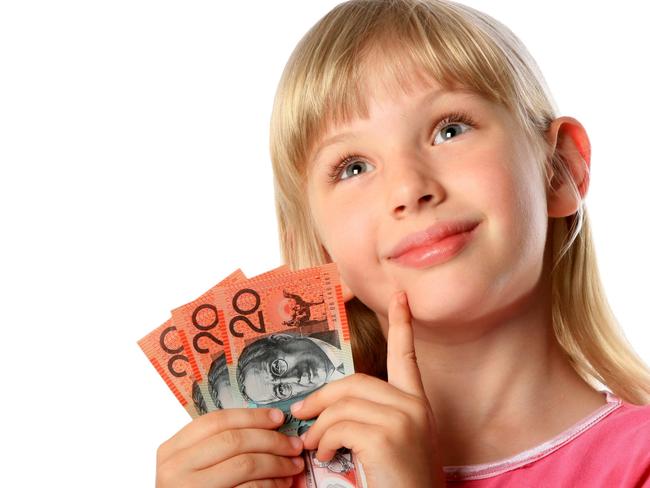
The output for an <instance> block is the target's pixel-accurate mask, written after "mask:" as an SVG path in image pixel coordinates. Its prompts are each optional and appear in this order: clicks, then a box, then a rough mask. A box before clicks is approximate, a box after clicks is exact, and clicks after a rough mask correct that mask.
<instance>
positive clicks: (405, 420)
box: [393, 410, 411, 431]
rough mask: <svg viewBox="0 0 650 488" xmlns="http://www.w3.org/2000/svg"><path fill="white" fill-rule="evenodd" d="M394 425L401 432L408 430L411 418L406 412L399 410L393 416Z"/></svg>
mask: <svg viewBox="0 0 650 488" xmlns="http://www.w3.org/2000/svg"><path fill="white" fill-rule="evenodd" d="M393 425H394V427H395V428H396V429H398V430H399V431H404V430H407V429H409V427H410V425H411V418H410V417H409V415H408V414H406V413H405V412H402V411H401V410H398V411H396V412H395V413H394V414H393Z"/></svg>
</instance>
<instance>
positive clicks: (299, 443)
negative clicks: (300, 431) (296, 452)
mask: <svg viewBox="0 0 650 488" xmlns="http://www.w3.org/2000/svg"><path fill="white" fill-rule="evenodd" d="M289 442H290V443H291V447H293V448H294V449H298V448H299V447H302V440H300V439H298V438H297V437H294V436H291V437H289Z"/></svg>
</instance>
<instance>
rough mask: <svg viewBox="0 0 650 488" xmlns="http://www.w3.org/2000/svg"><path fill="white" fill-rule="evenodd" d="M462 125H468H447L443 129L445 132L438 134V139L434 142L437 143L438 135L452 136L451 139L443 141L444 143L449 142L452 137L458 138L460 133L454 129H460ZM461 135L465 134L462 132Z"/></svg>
mask: <svg viewBox="0 0 650 488" xmlns="http://www.w3.org/2000/svg"><path fill="white" fill-rule="evenodd" d="M461 125H466V124H456V123H453V124H447V125H445V126H444V127H443V130H441V131H439V132H436V138H435V139H434V140H433V142H434V143H435V142H436V140H437V139H438V134H446V135H450V136H451V137H449V138H447V139H443V141H442V142H444V141H448V140H449V139H451V138H452V137H455V136H458V135H459V134H458V132H459V131H458V129H454V127H460V126H461ZM465 132H466V131H465ZM461 133H463V134H464V132H461Z"/></svg>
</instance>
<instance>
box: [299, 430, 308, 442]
mask: <svg viewBox="0 0 650 488" xmlns="http://www.w3.org/2000/svg"><path fill="white" fill-rule="evenodd" d="M305 437H307V432H303V433H302V434H300V438H301V439H302V442H305Z"/></svg>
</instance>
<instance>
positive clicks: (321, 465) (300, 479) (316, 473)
mask: <svg viewBox="0 0 650 488" xmlns="http://www.w3.org/2000/svg"><path fill="white" fill-rule="evenodd" d="M303 459H304V460H305V470H304V472H302V473H300V476H296V477H295V478H294V481H293V484H292V488H357V487H358V488H361V487H365V486H367V483H366V480H365V476H364V474H363V469H361V466H360V464H359V463H358V462H356V460H355V456H353V454H352V451H350V450H349V449H346V448H344V447H343V448H341V449H338V450H337V451H336V453H335V454H334V457H333V458H332V459H330V460H329V461H327V462H321V461H319V460H318V459H316V451H304V452H303Z"/></svg>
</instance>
